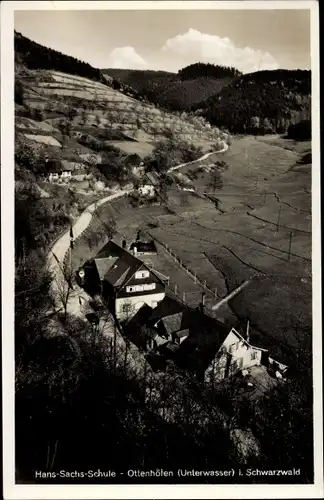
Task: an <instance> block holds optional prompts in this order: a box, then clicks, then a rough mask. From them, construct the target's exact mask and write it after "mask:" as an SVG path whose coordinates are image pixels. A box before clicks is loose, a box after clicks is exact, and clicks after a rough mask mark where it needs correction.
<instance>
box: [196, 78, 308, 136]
mask: <svg viewBox="0 0 324 500" xmlns="http://www.w3.org/2000/svg"><path fill="white" fill-rule="evenodd" d="M196 110H197V112H198V113H199V114H201V115H202V116H204V117H205V118H206V119H207V120H208V121H209V122H210V123H212V124H214V125H217V126H220V127H226V128H227V129H228V130H229V131H231V132H233V133H256V134H262V133H269V132H270V133H271V132H278V133H284V132H286V131H287V129H288V127H289V126H290V125H291V124H295V123H298V122H299V121H301V120H307V119H308V120H309V119H310V113H311V72H310V71H308V70H273V71H258V72H256V73H250V74H247V75H243V76H241V77H239V78H237V79H235V80H234V81H233V82H232V83H231V84H230V85H228V86H227V87H225V88H223V89H222V90H221V91H220V93H219V94H218V95H214V96H212V97H210V98H209V99H207V101H205V102H203V103H200V104H198V105H197V106H196Z"/></svg>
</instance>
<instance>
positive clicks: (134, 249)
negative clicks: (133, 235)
mask: <svg viewBox="0 0 324 500" xmlns="http://www.w3.org/2000/svg"><path fill="white" fill-rule="evenodd" d="M133 253H134V256H135V257H136V255H137V247H136V246H134V248H133Z"/></svg>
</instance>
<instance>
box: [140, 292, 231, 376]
mask: <svg viewBox="0 0 324 500" xmlns="http://www.w3.org/2000/svg"><path fill="white" fill-rule="evenodd" d="M159 320H161V323H162V324H163V325H164V328H165V330H166V331H167V332H168V333H169V334H172V333H174V334H176V335H178V336H180V337H182V336H185V335H188V337H187V338H186V339H185V340H184V341H183V342H182V344H181V346H180V350H181V353H182V354H183V355H184V356H185V357H187V358H189V360H190V364H192V366H194V367H195V368H202V369H204V370H206V368H207V367H208V366H209V364H210V363H211V361H212V360H213V358H214V357H215V355H216V353H217V352H218V350H219V349H220V347H221V345H222V344H223V342H224V340H225V339H226V337H227V335H228V334H229V332H230V330H231V328H230V327H229V326H227V325H225V324H224V323H221V322H220V321H218V320H217V319H215V318H213V317H211V316H208V315H207V314H205V313H204V312H202V311H201V310H200V308H197V309H191V308H189V307H187V306H185V305H184V304H182V303H181V302H178V301H177V300H175V299H173V298H171V297H169V296H167V295H166V296H165V298H164V299H163V300H162V301H161V302H159V304H158V305H157V307H156V308H155V309H154V310H153V313H152V314H151V316H150V317H149V319H148V322H147V324H149V325H151V326H153V325H154V324H156V323H157V322H158V321H159Z"/></svg>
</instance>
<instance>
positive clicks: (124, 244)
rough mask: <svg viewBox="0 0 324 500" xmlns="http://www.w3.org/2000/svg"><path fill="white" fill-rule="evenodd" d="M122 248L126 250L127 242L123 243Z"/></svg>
mask: <svg viewBox="0 0 324 500" xmlns="http://www.w3.org/2000/svg"><path fill="white" fill-rule="evenodd" d="M122 247H123V248H124V249H126V240H123V242H122Z"/></svg>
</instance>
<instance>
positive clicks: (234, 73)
mask: <svg viewBox="0 0 324 500" xmlns="http://www.w3.org/2000/svg"><path fill="white" fill-rule="evenodd" d="M178 75H179V76H180V78H181V80H195V79H196V78H201V77H205V78H215V79H217V80H219V79H221V78H237V77H238V76H241V75H242V73H241V71H239V70H238V69H236V68H233V67H229V66H220V65H218V64H217V65H215V64H209V63H207V64H206V63H195V64H190V65H189V66H186V67H185V68H182V69H180V70H179V71H178Z"/></svg>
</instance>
